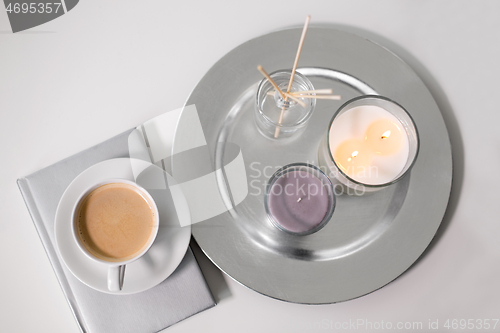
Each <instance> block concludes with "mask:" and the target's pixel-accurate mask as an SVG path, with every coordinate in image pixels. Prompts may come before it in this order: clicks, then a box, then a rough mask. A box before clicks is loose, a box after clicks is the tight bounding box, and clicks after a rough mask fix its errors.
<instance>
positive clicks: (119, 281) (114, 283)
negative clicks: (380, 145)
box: [71, 179, 160, 291]
mask: <svg viewBox="0 0 500 333" xmlns="http://www.w3.org/2000/svg"><path fill="white" fill-rule="evenodd" d="M112 183H119V184H127V185H129V186H131V187H134V188H135V190H136V192H137V193H138V194H140V195H141V196H142V197H143V198H144V199H145V200H146V201H147V202H148V204H149V206H150V208H151V210H152V213H153V214H154V217H153V219H154V222H153V227H152V230H151V234H150V237H149V239H148V241H147V243H146V244H145V245H144V247H143V250H142V251H141V252H139V253H137V254H135V255H134V256H133V257H132V258H129V259H127V260H123V261H107V260H104V259H102V258H98V257H96V256H95V255H94V254H92V253H91V252H90V251H89V250H88V249H87V248H86V247H85V246H84V245H83V244H82V240H81V239H80V237H79V236H78V233H79V232H78V227H77V224H78V213H79V209H80V205H81V204H82V203H83V201H84V199H85V198H86V197H87V196H88V195H89V194H90V193H91V192H92V191H94V190H96V189H97V188H99V187H101V186H103V185H106V184H112ZM159 224H160V219H159V214H158V208H157V206H156V203H155V202H154V200H153V198H152V197H151V195H150V194H149V193H148V192H147V191H146V190H145V189H144V188H143V187H141V186H139V185H137V184H136V183H134V182H131V181H129V180H125V179H108V180H105V181H102V182H99V183H97V184H95V185H93V186H90V187H89V188H87V189H86V190H85V191H84V192H83V193H82V194H81V195H80V197H79V198H78V200H77V202H76V204H75V206H74V207H73V214H72V221H71V228H72V231H73V232H72V234H73V237H74V240H75V242H76V244H78V247H79V248H80V250H81V251H82V252H83V253H84V254H85V255H86V256H87V257H88V258H89V259H91V260H93V261H96V262H98V263H101V264H103V265H106V266H108V289H109V290H110V291H120V290H121V289H122V286H123V283H124V274H125V266H126V265H127V264H130V263H132V262H134V261H136V260H137V259H139V258H141V257H142V256H143V255H144V254H146V252H148V250H149V249H150V248H151V245H153V243H154V241H155V239H156V235H157V234H158V228H159Z"/></svg>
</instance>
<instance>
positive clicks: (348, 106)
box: [318, 95, 420, 195]
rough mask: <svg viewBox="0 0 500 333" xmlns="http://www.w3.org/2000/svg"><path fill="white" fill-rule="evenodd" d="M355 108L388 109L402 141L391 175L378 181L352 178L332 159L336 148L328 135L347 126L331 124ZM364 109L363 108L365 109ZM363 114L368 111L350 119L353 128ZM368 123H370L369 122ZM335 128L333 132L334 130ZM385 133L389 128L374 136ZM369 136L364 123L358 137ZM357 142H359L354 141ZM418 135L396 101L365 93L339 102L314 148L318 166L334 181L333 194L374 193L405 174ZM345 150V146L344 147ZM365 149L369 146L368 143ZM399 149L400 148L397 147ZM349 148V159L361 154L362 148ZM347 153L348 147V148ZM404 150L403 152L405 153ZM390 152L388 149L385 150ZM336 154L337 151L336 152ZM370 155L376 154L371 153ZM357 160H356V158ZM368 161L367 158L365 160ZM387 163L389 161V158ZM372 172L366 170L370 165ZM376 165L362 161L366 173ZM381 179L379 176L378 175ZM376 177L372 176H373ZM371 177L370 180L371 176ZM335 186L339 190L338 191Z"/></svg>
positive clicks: (413, 157)
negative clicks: (361, 132) (339, 105)
mask: <svg viewBox="0 0 500 333" xmlns="http://www.w3.org/2000/svg"><path fill="white" fill-rule="evenodd" d="M359 107H361V108H363V107H365V110H368V112H369V111H370V110H373V111H377V110H378V108H380V109H382V110H383V111H386V112H388V116H390V117H391V118H392V119H394V123H395V124H396V125H394V126H396V127H394V128H398V129H399V131H400V132H401V136H400V138H401V140H403V141H404V143H405V144H404V154H403V155H402V158H400V160H399V161H398V165H399V166H398V167H397V168H396V169H394V170H392V175H391V176H389V177H388V178H387V177H386V178H385V179H383V180H382V181H380V182H368V181H367V180H363V179H362V178H361V179H360V178H358V179H356V177H353V175H352V174H347V173H346V172H345V167H344V168H343V167H342V166H341V165H339V161H336V159H335V153H334V152H332V150H336V148H335V147H332V146H331V140H332V136H334V135H336V134H337V135H339V133H340V132H341V131H342V130H343V128H344V129H345V127H349V126H344V125H342V126H341V128H339V127H338V126H337V129H335V126H334V125H335V124H336V122H337V121H338V120H339V118H340V117H341V116H342V115H344V114H346V113H347V112H350V111H352V110H354V109H356V108H358V110H359ZM370 107H378V108H372V109H370ZM365 112H367V111H365ZM366 116H370V115H369V114H368V113H365V114H358V115H356V117H357V118H356V117H354V118H353V119H351V122H352V124H353V126H352V127H355V125H356V123H357V122H358V123H361V122H363V121H366V118H367V117H366ZM376 123H377V121H375V122H374V123H373V124H375V126H376ZM373 124H372V125H373ZM336 130H337V132H336ZM385 133H389V135H390V131H386V132H384V133H382V136H378V138H377V139H380V140H382V141H383V140H384V139H387V138H388V137H385V136H384V135H385ZM369 135H370V126H368V129H366V131H365V134H364V135H363V137H362V138H361V141H363V140H365V141H364V142H366V140H367V139H368V137H369ZM345 139H346V140H348V139H350V138H348V137H346V138H345ZM358 142H360V141H359V140H358ZM419 143H420V141H419V136H418V131H417V127H416V125H415V123H414V121H413V119H412V117H411V116H410V114H409V113H408V111H406V110H405V109H404V108H403V107H402V106H401V105H399V104H398V103H396V102H394V101H392V100H390V99H389V98H386V97H383V96H378V95H366V96H360V97H356V98H353V99H351V100H349V101H347V102H346V103H345V104H344V105H342V106H341V107H340V108H339V109H338V110H337V112H336V113H335V114H334V115H333V117H332V120H331V121H330V124H329V125H328V130H327V132H326V134H325V135H324V137H323V139H322V140H321V141H320V145H319V148H318V163H319V166H320V168H321V169H322V170H323V171H324V172H325V173H326V174H327V175H328V176H329V177H330V178H331V179H332V182H333V183H334V187H335V193H336V194H339V193H347V194H350V195H351V194H354V195H362V194H364V193H367V192H375V191H378V190H380V189H383V188H385V187H387V186H390V185H392V184H394V183H396V182H398V181H399V180H400V179H402V178H403V177H404V176H405V175H406V174H408V173H409V172H410V170H411V168H412V167H413V165H414V163H415V161H416V158H417V156H418V151H419ZM346 149H348V148H346ZM367 149H368V150H369V149H371V148H370V147H369V145H368V148H367ZM401 149H402V148H401ZM351 150H353V153H352V155H351V156H352V159H356V158H360V157H361V154H363V151H361V150H360V151H359V152H358V150H356V149H353V148H351ZM348 151H349V153H350V150H348ZM406 152H407V155H406ZM389 153H392V152H389ZM358 154H359V155H358ZM337 155H338V154H337ZM351 156H348V159H349V160H351ZM374 156H377V155H376V154H374ZM358 161H359V160H358ZM366 161H368V159H366ZM390 162H391V161H390ZM372 167H373V169H374V170H375V171H372V170H370V168H372ZM377 167H378V166H377V165H375V166H373V165H370V162H366V169H367V170H365V171H366V172H372V173H374V172H377V175H378V171H379V170H377ZM382 168H385V169H388V168H389V169H390V168H391V165H390V163H389V164H387V163H386V165H382ZM379 178H381V177H379ZM375 179H376V177H375ZM371 180H373V179H371ZM338 189H339V190H338Z"/></svg>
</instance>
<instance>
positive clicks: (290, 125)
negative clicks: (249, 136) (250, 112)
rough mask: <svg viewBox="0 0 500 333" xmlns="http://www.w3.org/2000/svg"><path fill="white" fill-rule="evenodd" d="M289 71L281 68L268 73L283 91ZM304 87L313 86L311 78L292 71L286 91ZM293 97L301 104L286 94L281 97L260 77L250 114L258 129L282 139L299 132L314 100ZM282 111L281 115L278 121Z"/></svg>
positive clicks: (314, 102) (309, 113) (307, 88)
mask: <svg viewBox="0 0 500 333" xmlns="http://www.w3.org/2000/svg"><path fill="white" fill-rule="evenodd" d="M291 73H292V72H291V71H286V70H281V71H276V72H274V73H271V74H270V77H271V78H272V79H273V81H274V82H275V83H276V84H277V85H278V87H279V88H280V89H281V90H282V91H284V92H286V91H287V89H288V84H289V81H290V76H291ZM307 90H314V86H313V85H312V83H311V81H309V79H308V78H307V77H305V76H304V75H302V74H300V73H299V72H295V75H294V78H293V82H292V87H291V89H290V92H294V91H307ZM297 99H299V100H300V101H301V102H302V104H303V105H301V104H300V103H298V102H297V101H295V100H293V99H290V98H289V99H288V100H285V99H284V98H283V97H282V96H281V94H280V93H279V92H278V91H276V90H275V88H274V86H273V85H272V84H271V83H270V82H269V81H268V80H267V79H266V78H264V79H263V80H262V81H261V82H260V84H259V86H258V88H257V95H256V99H255V112H254V115H255V117H254V118H255V123H256V124H257V128H258V129H259V132H260V133H262V135H264V136H265V137H267V138H270V139H286V138H290V137H292V136H296V135H298V134H300V133H301V132H302V131H303V130H304V129H305V127H306V125H307V122H308V120H309V118H311V115H312V113H313V111H314V108H315V106H316V100H315V99H313V98H297ZM282 113H283V118H282V121H281V123H280V121H279V119H280V116H281V114H282ZM277 133H278V135H277V136H276V134H277Z"/></svg>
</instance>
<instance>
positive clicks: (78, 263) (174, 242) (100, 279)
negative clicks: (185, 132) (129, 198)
mask: <svg viewBox="0 0 500 333" xmlns="http://www.w3.org/2000/svg"><path fill="white" fill-rule="evenodd" d="M130 161H131V160H130V159H129V158H117V159H112V160H107V161H104V162H101V163H98V164H95V165H93V166H91V167H90V168H88V169H87V170H85V171H83V172H82V173H81V174H80V175H78V177H76V178H75V179H74V180H73V182H71V184H70V185H69V186H68V188H67V189H66V191H65V192H64V194H63V196H62V198H61V200H60V201H59V205H58V207H57V212H56V220H55V235H56V236H55V237H56V247H57V249H58V251H59V255H60V256H61V258H62V259H63V261H64V263H65V264H66V266H67V267H68V269H69V270H70V271H71V273H73V275H75V276H76V277H77V278H78V279H79V280H80V281H81V282H83V283H84V284H86V285H87V286H89V287H91V288H94V289H96V290H98V291H102V292H104V293H108V294H122V295H127V294H134V293H138V292H141V291H145V290H147V289H150V288H152V287H154V286H156V285H157V284H159V283H160V282H162V281H163V280H165V279H166V278H167V277H168V276H170V274H172V273H173V272H174V270H175V269H176V268H177V266H178V265H179V264H180V262H181V261H182V259H183V258H184V255H185V253H186V250H187V247H188V245H189V241H190V239H191V225H188V226H185V227H180V225H179V222H178V218H177V213H176V209H175V208H176V207H177V209H179V205H178V203H179V202H180V203H183V204H182V205H181V206H184V205H185V207H184V209H182V207H181V209H182V210H183V211H184V212H183V213H184V214H186V212H189V208H188V206H187V202H186V201H185V198H177V197H176V198H175V200H176V206H174V205H173V203H172V200H158V201H157V200H156V198H155V195H154V191H150V190H149V189H148V187H147V186H144V185H142V184H140V182H139V184H140V185H142V186H143V187H145V188H146V189H148V191H149V192H150V193H151V195H152V196H153V198H155V202H156V204H157V206H158V211H159V215H160V228H159V230H158V235H157V237H156V240H155V242H154V243H153V245H152V246H151V248H150V249H149V251H148V252H147V253H146V254H145V255H144V256H143V257H142V258H140V259H138V260H137V261H134V262H133V263H131V264H128V265H127V267H126V270H125V279H124V284H123V288H122V290H120V291H117V292H111V291H109V290H108V287H107V272H108V269H107V266H106V265H104V264H100V263H97V262H94V261H92V260H91V259H89V258H87V257H86V256H85V254H83V253H82V252H81V250H80V249H79V248H78V246H77V244H76V241H75V240H74V238H73V236H72V231H71V215H72V209H73V206H74V205H75V203H76V200H77V199H78V197H79V195H80V194H81V193H82V192H83V191H84V190H85V189H86V188H88V187H89V186H91V185H92V184H95V183H97V182H99V181H102V180H105V179H110V178H121V179H128V180H131V181H134V176H133V173H132V167H131V162H130ZM137 166H139V169H140V171H144V170H147V169H150V167H151V166H152V165H151V164H150V163H147V162H144V161H141V160H134V171H137ZM153 167H155V166H153ZM155 168H156V167H155Z"/></svg>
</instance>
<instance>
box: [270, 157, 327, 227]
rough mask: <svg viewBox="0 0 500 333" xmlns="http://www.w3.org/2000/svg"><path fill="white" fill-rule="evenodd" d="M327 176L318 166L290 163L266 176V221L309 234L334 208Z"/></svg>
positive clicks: (323, 223)
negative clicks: (267, 180)
mask: <svg viewBox="0 0 500 333" xmlns="http://www.w3.org/2000/svg"><path fill="white" fill-rule="evenodd" d="M335 202H336V201H335V195H334V191H333V185H332V182H331V181H330V179H329V178H328V177H327V176H326V175H325V174H324V173H323V172H322V171H321V170H320V169H319V168H317V167H315V166H313V165H310V164H306V163H294V164H289V165H286V166H284V167H282V168H281V169H279V170H278V171H276V172H275V173H274V175H273V176H272V177H271V178H270V179H269V182H268V183H267V186H266V193H265V196H264V206H265V209H266V213H267V216H268V219H269V221H271V223H272V224H273V225H274V226H275V227H276V228H278V229H279V230H282V231H285V232H287V233H290V234H295V235H309V234H312V233H314V232H316V231H318V230H320V229H321V228H323V227H324V226H325V225H326V224H327V223H328V221H330V219H331V217H332V214H333V211H334V209H335Z"/></svg>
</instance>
